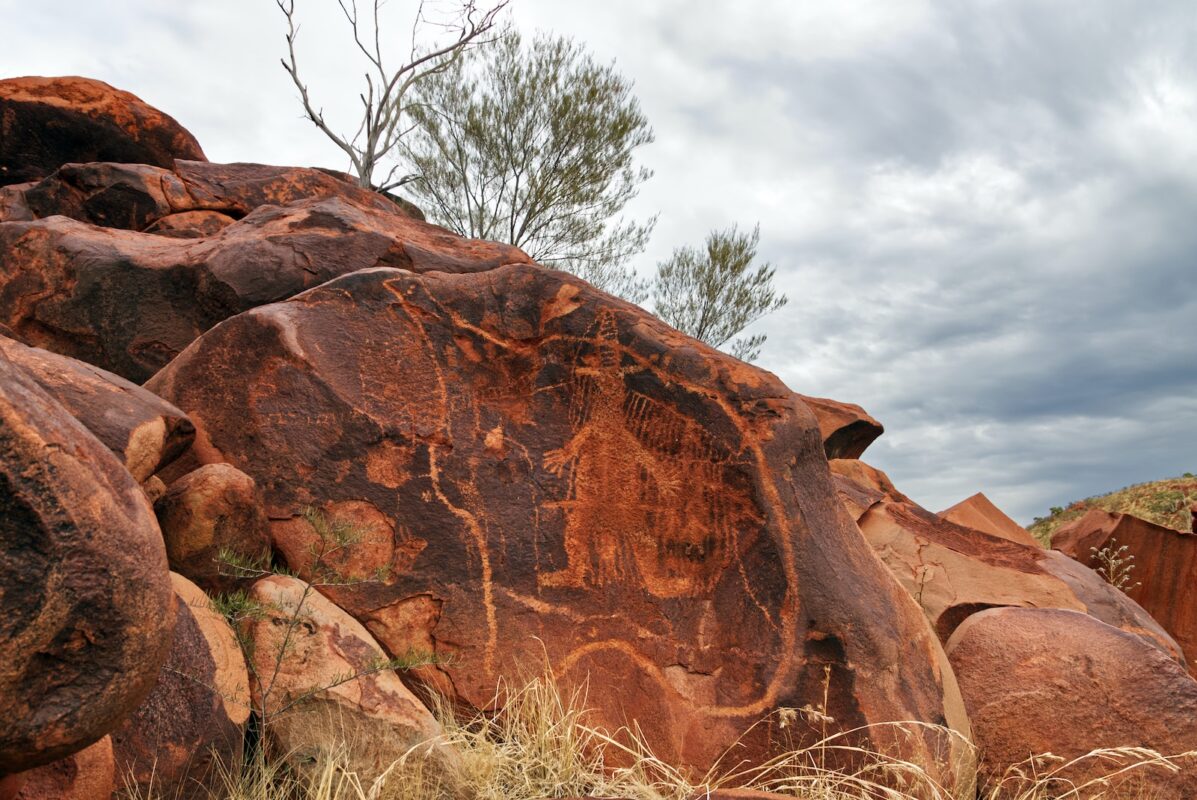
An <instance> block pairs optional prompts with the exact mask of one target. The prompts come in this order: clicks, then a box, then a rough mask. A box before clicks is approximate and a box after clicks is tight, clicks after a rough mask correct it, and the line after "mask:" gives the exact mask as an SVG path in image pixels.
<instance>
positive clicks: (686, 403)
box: [147, 265, 967, 772]
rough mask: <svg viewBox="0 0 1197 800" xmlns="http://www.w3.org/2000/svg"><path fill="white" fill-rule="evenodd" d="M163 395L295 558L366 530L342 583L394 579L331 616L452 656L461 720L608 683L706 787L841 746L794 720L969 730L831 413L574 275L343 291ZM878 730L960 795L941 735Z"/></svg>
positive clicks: (621, 709)
mask: <svg viewBox="0 0 1197 800" xmlns="http://www.w3.org/2000/svg"><path fill="white" fill-rule="evenodd" d="M247 351H252V352H253V353H254V354H255V357H254V358H253V359H246V358H245V357H244V353H245V352H247ZM217 376H219V379H217ZM147 385H148V386H149V387H150V388H151V389H152V390H154V391H156V392H158V393H160V394H161V395H162V396H164V397H167V398H169V399H170V400H171V401H172V402H174V403H176V404H177V405H179V406H180V407H181V408H183V409H185V410H186V411H187V412H188V413H189V414H190V415H191V418H192V420H193V421H194V422H195V424H196V426H197V428H198V429H199V433H198V439H199V440H202V441H203V442H204V443H205V444H204V447H203V448H202V452H201V455H202V457H203V458H204V459H207V460H212V461H219V460H225V461H228V462H229V463H232V464H234V465H235V466H237V467H238V468H240V469H242V470H244V471H245V472H246V473H248V474H250V475H252V476H253V477H254V479H255V480H256V481H257V484H258V486H259V487H260V488H261V489H262V491H263V493H264V495H265V498H266V504H267V512H268V515H269V516H270V517H271V518H272V519H273V520H275V522H274V524H273V531H274V536H275V539H276V544H277V545H278V547H279V549H280V550H282V551H283V552H284V553H288V554H289V555H288V559H289V560H291V559H292V555H293V554H302V553H305V552H310V549H309V548H308V546H307V545H308V544H309V543H310V542H311V541H313V537H315V538H317V539H318V538H319V532H318V531H316V530H315V528H316V527H324V528H328V527H329V526H330V525H342V526H347V527H348V529H351V530H354V531H356V532H357V534H358V540H359V543H358V544H357V545H355V546H354V547H351V548H348V550H349V551H350V553H351V554H350V555H347V556H346V557H345V558H344V559H343V560H342V561H341V562H340V563H338V564H337V567H338V569H339V570H340V571H341V572H344V573H347V574H350V575H352V576H354V577H356V578H369V577H370V576H371V575H374V574H377V572H378V569H379V568H383V569H384V571H385V573H386V574H385V576H384V577H383V578H381V579H375V580H366V581H365V582H362V583H358V584H356V585H353V586H342V587H326V588H325V589H324V592H325V593H326V594H327V595H328V596H330V597H331V598H332V599H334V600H335V601H336V602H337V603H338V605H340V606H341V607H343V608H345V609H347V610H348V611H350V613H352V614H353V615H354V616H355V617H357V618H358V619H359V620H360V621H362V622H363V623H364V624H365V625H366V626H367V627H368V628H369V630H370V631H371V632H372V633H374V634H375V636H377V637H378V639H379V640H380V642H381V643H382V644H383V645H384V647H386V648H387V649H388V650H389V651H390V652H391V653H392V654H394V655H402V654H404V653H406V652H409V651H412V650H413V649H414V650H417V651H418V650H422V649H429V650H431V651H433V652H434V653H435V654H436V655H437V657H438V658H439V659H441V663H440V664H438V665H437V666H436V667H434V668H426V669H424V670H422V671H421V672H420V673H419V674H420V678H421V680H423V681H425V682H426V683H428V684H431V685H433V686H435V687H437V688H440V689H442V690H445V691H448V692H451V693H453V694H455V695H456V697H457V698H458V699H459V700H461V701H463V702H466V703H469V704H472V705H474V706H477V707H481V706H485V705H486V704H488V703H489V702H490V700H491V699H492V696H493V693H494V692H495V689H496V683H497V681H498V680H499V679H500V678H501V677H508V678H515V677H519V676H521V675H526V674H527V672H528V671H529V670H531V671H538V670H539V669H541V668H542V665H543V663H544V661H545V659H546V658H547V661H548V663H549V664H550V665H551V666H552V668H553V669H554V671H555V673H556V675H557V676H558V678H560V679H561V680H562V681H564V682H565V683H566V684H567V685H568V684H578V683H580V682H582V681H586V680H589V685H590V692H589V701H590V703H591V704H592V705H594V706H596V721H597V722H600V723H603V724H606V725H608V726H611V727H614V726H617V725H621V724H624V723H627V722H631V721H633V720H635V721H637V722H638V724H639V725H640V726H641V728H642V729H643V730H644V731H645V733H646V735H647V736H648V737H649V739H650V741H652V742H653V743H654V745H655V746H656V747H657V748H658V755H660V756H661V757H663V758H665V759H666V760H667V761H669V762H670V763H680V764H690V765H694V766H699V767H705V766H709V765H710V764H711V762H712V761H713V760H714V759H715V758H716V757H717V756H719V755H720V754H721V753H722V752H723V751H724V749H725V748H727V747H728V746H730V745H731V744H732V743H733V742H735V741H736V740H737V739H739V738H740V737H741V736H743V735H744V734H745V732H746V731H748V730H749V729H750V728H752V731H751V733H749V734H748V735H747V736H746V737H745V738H744V739H743V745H744V747H743V749H740V750H737V758H739V757H746V758H761V757H763V756H764V754H766V753H767V752H768V751H769V750H770V749H771V748H773V747H775V746H777V745H778V743H779V742H782V741H783V740H784V739H785V738H786V737H788V736H790V735H791V734H793V735H794V736H796V737H797V738H800V739H801V738H802V737H804V736H808V735H814V733H813V732H812V731H809V730H807V731H803V730H800V728H801V727H802V726H791V727H790V728H788V729H782V728H781V727H780V725H781V720H780V718H779V717H777V716H770V715H771V714H772V713H773V712H774V711H776V710H777V709H779V708H783V707H802V706H804V705H807V704H816V705H817V704H819V703H822V701H823V698H824V695H825V691H826V696H827V698H828V706H829V707H828V708H827V709H826V711H827V713H828V714H829V715H831V716H832V717H834V718H835V720H836V724H837V725H840V726H842V727H844V728H854V727H856V726H859V725H862V724H865V723H870V722H878V721H883V720H923V721H926V722H934V723H946V724H948V725H952V726H955V727H956V728H957V730H961V731H964V730H967V720H966V719H965V717H964V716H963V710H962V707H961V706H960V704H959V698H958V696H957V694H956V690H955V687H954V684H953V683H952V680H953V679H952V678H951V674H950V671H948V670H946V667H945V664H946V661H944V660H943V655H942V650H941V649H940V647H939V644H938V642H937V641H936V640H935V638H934V635H933V634H932V632H931V631H930V629H929V628H928V626H927V623H926V620H925V619H924V618H923V616H922V614H921V613H920V612H919V610H918V608H917V607H916V606H915V605H914V603H913V602H912V601H911V600H910V598H909V597H908V596H907V595H906V593H905V592H904V591H903V590H902V589H901V587H900V586H899V585H898V584H897V583H896V582H895V581H894V580H893V578H892V576H890V575H889V574H888V573H887V572H886V570H885V568H884V567H883V566H882V564H881V563H880V562H879V561H878V560H877V559H876V557H875V556H874V555H873V553H872V552H871V551H870V550H869V549H868V546H867V544H866V543H865V542H864V540H863V539H862V538H861V537H860V536H859V534H858V533H857V531H856V529H855V527H854V526H853V524H852V520H851V519H849V518H848V516H847V515H846V513H845V512H844V511H843V510H842V509H841V508H840V506H839V504H838V502H837V501H836V498H835V495H834V492H833V488H832V484H831V478H830V473H829V471H828V468H827V462H826V460H825V458H824V456H823V442H822V439H821V437H820V434H819V430H818V427H817V425H816V422H815V419H814V417H813V416H812V415H811V414H810V412H809V411H808V410H807V409H806V407H805V406H804V405H802V404H801V403H800V402H798V401H797V399H796V398H795V395H794V394H793V393H792V392H790V391H789V390H788V389H787V388H786V387H785V386H784V385H782V384H781V383H780V382H779V381H777V379H776V378H774V377H773V376H771V375H770V374H768V373H766V372H764V371H762V370H759V369H756V368H754V367H751V366H749V365H746V364H743V363H741V362H739V361H737V360H735V359H732V358H730V357H726V356H723V355H720V354H718V353H717V352H716V351H714V350H712V349H710V348H708V347H706V346H704V345H702V344H700V343H698V342H696V341H694V340H692V339H689V338H687V337H684V336H682V335H681V334H679V333H677V332H676V331H673V330H672V329H670V328H668V327H667V326H665V325H663V324H661V323H659V322H658V321H657V320H655V319H654V318H652V317H651V316H649V315H648V314H646V313H644V312H643V311H641V310H640V309H637V308H635V307H633V306H630V305H627V304H624V303H622V302H620V301H617V300H615V299H613V298H611V297H609V296H607V295H604V294H602V293H601V292H598V291H597V290H594V289H592V288H591V287H589V286H588V285H587V284H585V283H583V282H581V281H579V280H578V279H576V278H574V277H572V276H569V275H567V274H565V273H561V272H557V271H552V270H546V269H543V268H541V267H538V266H535V265H511V266H506V267H501V268H498V269H493V270H489V271H485V272H480V273H477V274H468V273H466V272H465V271H463V274H458V275H452V274H446V273H427V274H424V275H416V274H413V273H411V272H406V271H400V270H389V269H375V270H365V271H361V272H358V273H355V274H353V275H346V276H344V277H342V278H339V279H337V280H334V281H331V282H329V283H327V284H325V285H324V286H322V287H319V288H316V289H313V290H311V291H308V292H305V293H304V294H302V295H299V296H297V297H295V298H294V299H292V300H290V301H288V302H285V303H279V304H275V305H270V306H265V307H262V308H258V309H254V310H252V311H249V312H247V313H244V314H241V315H239V316H237V317H235V318H233V319H231V320H228V321H227V322H226V323H225V324H223V325H221V326H220V327H219V328H217V329H214V330H212V331H210V332H209V333H208V334H206V335H205V336H203V337H201V338H200V339H199V340H197V341H196V342H194V343H193V344H192V345H191V346H190V347H189V348H188V349H187V350H186V351H185V352H184V353H183V354H182V355H180V356H179V358H177V359H176V360H175V361H174V362H173V363H172V364H171V365H170V366H169V367H168V368H167V369H165V370H164V371H163V372H161V373H160V374H158V375H157V376H155V377H154V379H153V380H151V381H150V382H149V383H148V384H147ZM306 509H315V510H316V512H317V513H318V514H319V515H320V516H319V517H318V519H320V520H323V522H319V523H317V524H313V522H312V516H311V513H310V512H305V510H306ZM354 550H357V551H359V554H358V555H352V551H354ZM296 560H297V561H298V563H297V564H294V565H295V566H298V567H299V568H300V569H301V571H303V570H309V569H310V568H311V564H310V561H308V560H305V558H304V557H303V556H302V555H300V556H298V557H297V558H296ZM899 664H900V665H901V668H899ZM766 718H768V719H767V721H766V722H764V723H761V724H757V723H760V722H761V720H764V719H766ZM754 726H755V727H754ZM876 735H877V736H879V737H881V738H886V741H875V742H874V744H876V745H878V746H881V745H884V746H891V745H892V746H893V747H896V748H898V749H899V750H901V751H902V752H905V753H906V754H907V755H908V757H911V758H914V759H915V760H917V761H920V762H922V763H928V764H930V763H932V762H936V761H937V762H938V763H939V764H940V766H936V767H932V768H933V769H936V770H939V771H941V772H946V771H947V768H946V767H943V766H942V765H943V764H944V763H946V762H947V761H948V760H949V759H947V758H944V754H945V753H946V752H948V749H949V747H948V745H947V744H946V743H945V742H943V741H941V740H940V739H939V738H938V737H935V736H930V735H928V736H923V735H922V734H916V735H915V736H913V737H909V738H907V737H893V738H894V740H893V741H890V740H889V739H888V738H887V736H888V734H882V733H877V734H876ZM933 751H938V752H936V753H935V754H934V755H933V754H932V753H933Z"/></svg>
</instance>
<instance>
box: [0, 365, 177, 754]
mask: <svg viewBox="0 0 1197 800" xmlns="http://www.w3.org/2000/svg"><path fill="white" fill-rule="evenodd" d="M172 604H173V598H172V596H171V593H170V585H169V581H168V577H167V569H166V553H165V551H164V549H163V546H162V534H161V532H160V531H159V530H158V524H157V522H155V520H154V515H153V512H152V510H151V509H150V506H149V503H148V501H147V500H146V498H145V496H144V495H143V494H142V492H141V489H140V487H139V486H138V485H137V482H136V481H134V480H133V477H132V476H131V475H129V473H128V472H127V471H126V470H125V469H124V467H123V466H122V465H121V464H120V463H119V462H118V461H117V460H116V457H115V456H114V455H113V454H112V453H111V452H110V451H109V450H108V448H106V447H105V446H104V445H103V444H101V443H100V442H99V441H98V440H97V439H96V438H95V437H94V436H93V435H92V434H91V433H89V432H88V430H87V429H86V428H84V427H83V425H82V424H81V423H80V422H79V421H78V420H76V419H75V418H74V417H73V416H71V415H70V414H69V413H68V412H67V410H66V409H65V408H63V406H62V405H60V404H59V403H57V402H56V401H55V400H53V399H52V398H51V397H50V396H49V395H48V394H47V393H46V392H45V391H44V390H43V389H42V388H41V387H40V386H38V385H37V383H35V382H34V380H33V379H32V378H31V377H29V376H28V375H27V374H25V373H24V372H23V371H22V370H21V369H19V368H18V367H16V366H14V365H13V364H12V363H10V362H9V360H8V358H7V357H6V356H4V355H3V353H2V352H0V606H2V607H3V609H4V613H3V614H0V719H3V720H4V724H3V725H0V774H4V773H6V772H16V771H22V770H28V769H32V768H34V767H38V766H41V765H42V764H48V763H50V762H52V761H56V760H58V759H61V758H64V757H66V756H69V755H71V754H72V753H74V752H76V751H78V750H81V749H83V748H84V747H86V746H88V745H89V744H91V743H93V742H95V741H96V740H98V739H100V738H101V737H102V736H104V734H106V733H108V732H109V731H110V730H112V729H113V728H115V727H116V726H117V725H118V724H119V723H120V721H121V720H122V719H123V718H124V717H125V716H126V715H127V714H128V713H129V712H130V711H132V710H133V708H135V707H136V706H137V704H138V703H139V702H141V700H142V698H144V697H145V695H146V693H147V692H149V691H150V689H151V687H152V686H153V684H154V681H155V679H156V678H157V675H158V669H159V668H160V667H161V666H162V663H163V660H164V659H165V658H166V653H167V650H168V649H169V646H170V637H171V631H172V628H173V625H174V611H173V605H172Z"/></svg>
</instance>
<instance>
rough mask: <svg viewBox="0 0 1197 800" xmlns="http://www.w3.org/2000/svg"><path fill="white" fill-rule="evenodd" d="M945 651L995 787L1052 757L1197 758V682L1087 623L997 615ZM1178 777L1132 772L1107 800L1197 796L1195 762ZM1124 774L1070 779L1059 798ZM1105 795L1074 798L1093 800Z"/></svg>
mask: <svg viewBox="0 0 1197 800" xmlns="http://www.w3.org/2000/svg"><path fill="white" fill-rule="evenodd" d="M947 651H948V657H949V658H950V659H951V662H952V667H953V668H954V669H955V671H956V675H957V677H958V679H959V681H960V688H961V690H962V691H963V693H964V700H965V703H966V704H967V706H968V712H969V717H970V718H971V719H972V722H973V731H974V734H975V739H976V743H977V745H978V746H979V747H980V749H981V751H982V753H983V754H984V755H983V760H982V765H983V771H984V774H985V775H986V776H987V777H988V778H990V779H994V778H997V777H999V776H1001V775H1002V774H1003V773H1004V772H1005V770H1006V769H1007V768H1008V767H1010V766H1012V765H1015V764H1019V763H1022V762H1023V761H1025V760H1026V759H1027V758H1028V757H1029V756H1032V755H1041V754H1044V753H1053V754H1055V755H1056V756H1060V757H1063V758H1064V759H1073V758H1077V757H1079V756H1083V755H1085V754H1086V753H1089V752H1091V751H1092V750H1095V749H1098V748H1116V747H1127V746H1130V747H1147V748H1151V749H1153V750H1156V751H1158V752H1161V753H1163V754H1165V755H1175V754H1179V753H1185V752H1188V751H1194V750H1197V681H1194V680H1193V678H1192V677H1191V676H1190V675H1189V674H1188V673H1187V672H1185V670H1184V667H1182V666H1181V665H1180V664H1178V663H1176V661H1174V660H1173V659H1170V658H1168V657H1167V656H1166V655H1165V654H1164V653H1162V652H1160V651H1159V650H1158V649H1157V648H1154V647H1151V646H1150V645H1149V644H1148V643H1147V642H1146V641H1144V640H1143V639H1142V638H1141V637H1138V636H1133V635H1130V634H1128V633H1125V632H1124V631H1120V630H1118V629H1117V628H1113V627H1111V626H1109V625H1106V624H1104V623H1102V622H1100V621H1098V620H1096V619H1094V618H1093V617H1091V616H1088V615H1086V614H1080V613H1077V612H1075V611H1064V610H1059V609H1031V608H1000V609H992V610H989V611H985V612H982V613H980V614H974V615H973V616H972V617H970V618H969V619H968V620H966V621H965V622H964V623H963V624H961V625H960V627H959V628H958V629H957V630H956V632H955V634H953V636H952V638H951V639H950V640H949V641H948V645H947ZM1178 765H1179V766H1180V767H1181V770H1180V771H1179V772H1177V773H1170V772H1167V771H1165V770H1162V769H1152V770H1137V771H1134V772H1131V773H1129V775H1128V776H1126V777H1125V778H1120V779H1116V780H1115V781H1114V785H1113V786H1112V787H1110V788H1109V789H1107V790H1106V793H1105V794H1102V795H1101V796H1102V797H1151V798H1153V800H1188V798H1192V797H1194V796H1197V754H1195V756H1190V757H1189V758H1187V759H1184V760H1182V761H1181V762H1179V764H1178ZM1053 766H1055V764H1053ZM1116 768H1117V767H1116V765H1115V764H1113V763H1110V762H1106V763H1102V762H1101V761H1099V760H1098V759H1087V760H1085V761H1083V762H1081V763H1079V764H1078V765H1077V766H1076V767H1075V768H1071V769H1068V770H1065V771H1064V772H1062V773H1060V774H1059V775H1058V776H1057V777H1059V778H1060V782H1059V783H1058V784H1057V785H1056V786H1054V787H1053V788H1054V789H1056V790H1057V791H1062V790H1064V789H1067V788H1071V786H1070V785H1067V784H1065V783H1064V780H1065V779H1069V780H1071V781H1073V782H1075V783H1076V784H1078V785H1079V784H1081V783H1083V782H1084V781H1087V780H1092V779H1093V778H1095V777H1098V776H1102V775H1108V774H1110V773H1112V772H1113V771H1114V770H1115V769H1116ZM1041 771H1042V770H1041ZM1135 778H1138V779H1140V780H1141V781H1142V782H1141V783H1136V782H1135V780H1134V779H1135ZM1006 788H1007V789H1009V790H1011V791H1013V790H1014V789H1015V788H1017V787H1014V786H1010V785H1007V787H1006ZM1099 788H1101V787H1094V788H1091V789H1089V790H1087V791H1080V792H1079V794H1078V795H1070V796H1079V797H1085V798H1088V797H1094V796H1096V795H1097V793H1098V792H1097V790H1098V789H1099ZM1137 792H1144V793H1143V794H1139V793H1137Z"/></svg>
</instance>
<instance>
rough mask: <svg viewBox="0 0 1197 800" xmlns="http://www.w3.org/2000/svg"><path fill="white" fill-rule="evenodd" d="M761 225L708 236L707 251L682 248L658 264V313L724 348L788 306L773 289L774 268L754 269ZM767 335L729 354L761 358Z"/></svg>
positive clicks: (655, 287)
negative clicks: (772, 314) (745, 329)
mask: <svg viewBox="0 0 1197 800" xmlns="http://www.w3.org/2000/svg"><path fill="white" fill-rule="evenodd" d="M759 242H760V226H759V225H757V226H755V227H754V228H753V229H752V232H751V233H742V232H740V230H739V229H738V228H737V226H735V225H732V226H731V227H730V228H727V229H726V230H721V231H712V232H711V233H710V234H708V235H707V238H706V242H705V244H704V246H703V247H701V248H698V247H679V248H677V249H676V250H674V251H673V255H672V256H671V257H670V258H669V260H668V261H665V262H664V263H662V264H660V265H658V267H657V274H656V278H655V279H654V280H653V284H652V296H653V310H654V311H655V312H656V314H657V316H659V317H660V318H661V319H662V320H664V321H665V322H667V323H669V324H670V325H672V326H673V327H675V328H677V329H678V330H679V331H681V332H682V333H686V334H689V335H690V336H693V337H694V338H696V339H701V340H703V341H704V342H706V343H707V344H709V345H711V346H712V347H720V348H722V347H723V346H724V345H725V344H727V343H728V342H729V341H731V339H732V338H733V337H734V336H736V335H737V334H738V333H740V332H741V331H742V330H744V328H746V327H748V326H749V325H750V324H752V323H753V322H755V321H756V320H758V319H760V318H761V317H763V316H764V315H765V314H768V313H771V312H773V311H776V310H777V309H779V308H781V307H782V306H784V305H785V304H786V302H788V298H787V297H786V296H785V295H784V294H779V293H778V292H777V291H776V290H775V289H774V288H773V271H774V270H773V267H772V266H770V265H769V264H767V263H765V264H760V265H759V266H757V267H756V268H755V269H754V268H753V266H752V262H753V260H754V259H755V258H756V248H757V244H758V243H759ZM765 338H766V337H765V334H763V333H760V334H755V335H753V336H747V337H743V338H740V339H736V340H735V341H734V342H732V345H731V348H730V350H729V351H728V352H730V353H731V354H732V355H734V356H735V357H736V358H740V359H743V360H744V361H753V360H755V359H756V358H757V357H758V356H759V355H760V348H761V345H762V344H764V342H765Z"/></svg>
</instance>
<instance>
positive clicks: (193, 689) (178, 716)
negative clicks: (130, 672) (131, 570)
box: [112, 573, 250, 800]
mask: <svg viewBox="0 0 1197 800" xmlns="http://www.w3.org/2000/svg"><path fill="white" fill-rule="evenodd" d="M170 579H171V586H172V587H173V589H174V592H175V596H176V598H177V601H178V602H177V603H176V605H175V620H174V621H175V635H174V641H173V643H172V644H171V649H170V657H169V658H168V659H167V661H166V663H165V664H164V665H163V667H162V671H161V673H160V674H159V676H158V681H157V683H156V684H155V685H154V689H153V691H151V692H150V694H149V696H148V697H146V699H145V700H144V701H143V702H142V703H141V705H139V706H138V707H137V709H136V710H135V711H134V712H133V713H132V714H131V715H130V716H129V717H128V719H126V720H125V721H124V723H123V724H122V725H121V726H120V727H119V728H118V729H117V730H115V731H114V732H113V734H112V741H113V752H114V754H115V760H116V767H117V772H118V774H119V775H120V776H121V778H122V779H123V780H125V781H127V782H128V783H130V784H131V786H132V787H135V789H136V790H137V794H138V796H142V797H148V796H151V795H156V796H161V797H171V798H176V800H181V798H196V799H197V800H199V799H200V798H203V799H204V800H206V798H208V797H210V796H211V795H212V792H213V790H214V789H216V788H219V787H220V786H221V783H220V780H221V778H220V769H221V768H223V769H225V770H228V771H229V772H230V773H231V774H236V771H237V770H238V769H239V767H240V764H241V753H242V749H243V747H244V736H245V726H246V724H247V723H248V721H249V713H250V691H249V674H248V671H247V668H246V664H245V658H244V656H243V655H242V653H241V647H240V645H239V644H238V641H237V638H236V635H235V634H234V632H233V630H232V629H231V628H230V627H229V624H228V623H227V622H226V621H225V619H224V617H223V616H221V615H220V614H219V613H218V612H217V611H216V610H215V609H214V608H212V605H211V602H210V601H209V599H208V597H207V595H205V594H204V592H203V591H202V590H201V589H200V588H199V587H198V586H196V585H195V584H194V583H191V582H190V581H188V580H187V579H186V578H184V577H183V576H181V575H177V574H175V573H171V576H170Z"/></svg>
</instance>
